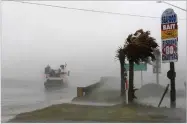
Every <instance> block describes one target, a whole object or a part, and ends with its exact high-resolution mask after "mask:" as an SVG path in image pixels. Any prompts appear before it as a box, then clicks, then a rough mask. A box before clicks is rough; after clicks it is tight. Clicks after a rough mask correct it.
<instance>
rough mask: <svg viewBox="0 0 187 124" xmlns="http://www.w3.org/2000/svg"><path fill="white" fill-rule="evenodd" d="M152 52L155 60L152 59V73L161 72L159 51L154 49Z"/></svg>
mask: <svg viewBox="0 0 187 124" xmlns="http://www.w3.org/2000/svg"><path fill="white" fill-rule="evenodd" d="M153 53H154V55H155V58H156V60H155V61H153V73H161V53H160V51H159V49H155V50H154V51H153ZM157 71H158V72H157Z"/></svg>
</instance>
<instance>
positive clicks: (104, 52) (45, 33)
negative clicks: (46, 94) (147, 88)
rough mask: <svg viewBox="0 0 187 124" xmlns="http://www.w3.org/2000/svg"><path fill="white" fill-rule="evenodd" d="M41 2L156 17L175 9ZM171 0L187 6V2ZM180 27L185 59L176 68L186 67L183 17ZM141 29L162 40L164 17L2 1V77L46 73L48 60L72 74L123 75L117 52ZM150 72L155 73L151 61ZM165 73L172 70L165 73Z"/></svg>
mask: <svg viewBox="0 0 187 124" xmlns="http://www.w3.org/2000/svg"><path fill="white" fill-rule="evenodd" d="M40 3H46V4H52V5H59V6H68V7H76V8H84V9H95V10H101V11H111V12H119V13H129V14H137V15H145V16H156V17H161V14H162V12H163V11H164V10H165V9H167V8H172V7H171V6H169V5H166V4H161V3H160V4H158V3H156V2H155V1H152V2H149V1H140V2H138V1H132V2H130V1H117V2H116V1H97V2H92V1H87V2H86V1H84V2H83V1H82V2H81V1H76V2H75V1H69V2H66V1H58V2H50V1H48V2H40ZM170 3H172V4H175V5H177V6H180V7H182V8H185V9H186V2H185V1H180V2H178V1H177V2H174V1H172V2H170ZM173 9H174V11H175V12H176V13H177V14H178V18H183V19H184V18H186V13H185V12H184V11H182V10H179V9H177V8H173ZM178 27H179V30H178V32H179V42H178V45H179V62H177V63H176V69H177V70H180V71H181V70H182V71H184V69H183V67H184V65H185V64H186V62H185V59H186V21H185V20H178ZM140 28H143V29H144V30H150V31H151V35H152V36H153V37H155V38H156V40H157V42H158V43H159V44H161V33H160V19H150V18H139V17H131V16H120V15H110V14H100V13H92V12H83V11H75V10H68V9H60V8H51V7H45V6H38V5H30V4H23V3H16V2H2V36H3V38H2V39H3V42H2V76H4V77H12V78H25V77H26V76H28V77H29V78H33V77H34V78H35V77H36V78H40V77H43V71H44V67H45V66H46V65H47V64H50V65H51V66H52V67H54V68H58V67H59V65H60V64H63V63H65V62H67V64H68V68H69V69H70V70H71V72H72V74H73V73H77V72H84V73H85V71H89V72H88V73H87V75H89V74H90V75H96V76H98V75H99V74H102V75H114V76H119V72H120V70H119V62H118V61H115V59H114V57H115V51H116V49H117V48H118V46H120V45H123V43H124V41H125V39H126V37H127V36H128V34H130V33H134V32H135V31H136V30H137V29H140ZM162 67H163V68H162V71H164V70H166V71H167V70H168V69H169V64H162ZM22 72H24V74H23V73H22ZM149 72H151V73H149ZM145 74H148V75H152V67H151V66H150V67H148V72H146V73H145ZM162 75H163V76H165V75H166V74H165V73H164V72H163V73H162ZM180 76H181V75H180ZM184 76H185V74H184ZM184 76H183V77H184ZM147 81H148V80H147Z"/></svg>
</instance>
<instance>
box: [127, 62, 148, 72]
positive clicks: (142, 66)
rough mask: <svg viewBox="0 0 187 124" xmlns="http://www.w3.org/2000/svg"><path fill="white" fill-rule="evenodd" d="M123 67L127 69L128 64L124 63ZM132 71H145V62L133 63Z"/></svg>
mask: <svg viewBox="0 0 187 124" xmlns="http://www.w3.org/2000/svg"><path fill="white" fill-rule="evenodd" d="M125 69H126V70H127V71H129V64H125ZM134 71H147V64H146V63H140V64H139V65H138V64H134Z"/></svg>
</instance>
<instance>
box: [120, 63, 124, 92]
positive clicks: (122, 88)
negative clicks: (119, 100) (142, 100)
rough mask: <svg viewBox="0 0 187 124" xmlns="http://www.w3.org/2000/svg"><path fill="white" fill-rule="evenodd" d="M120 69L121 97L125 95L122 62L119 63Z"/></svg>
mask: <svg viewBox="0 0 187 124" xmlns="http://www.w3.org/2000/svg"><path fill="white" fill-rule="evenodd" d="M120 67H121V96H123V95H124V93H125V80H124V76H125V75H124V62H120Z"/></svg>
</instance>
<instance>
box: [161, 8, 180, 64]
mask: <svg viewBox="0 0 187 124" xmlns="http://www.w3.org/2000/svg"><path fill="white" fill-rule="evenodd" d="M161 39H162V62H163V63H168V62H177V61H178V25H177V14H176V13H175V12H174V11H173V9H166V10H165V11H164V12H163V14H162V18H161Z"/></svg>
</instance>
